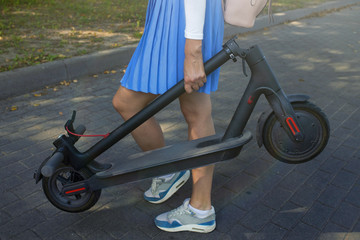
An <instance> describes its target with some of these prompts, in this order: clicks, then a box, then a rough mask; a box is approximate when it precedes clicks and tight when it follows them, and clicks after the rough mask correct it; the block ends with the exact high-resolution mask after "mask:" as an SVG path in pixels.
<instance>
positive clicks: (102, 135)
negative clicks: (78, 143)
mask: <svg viewBox="0 0 360 240" xmlns="http://www.w3.org/2000/svg"><path fill="white" fill-rule="evenodd" d="M66 131H67V132H68V133H69V134H71V135H74V136H77V137H103V138H107V137H108V136H109V135H110V133H107V134H98V135H81V134H76V133H73V132H70V130H69V128H68V127H67V126H66Z"/></svg>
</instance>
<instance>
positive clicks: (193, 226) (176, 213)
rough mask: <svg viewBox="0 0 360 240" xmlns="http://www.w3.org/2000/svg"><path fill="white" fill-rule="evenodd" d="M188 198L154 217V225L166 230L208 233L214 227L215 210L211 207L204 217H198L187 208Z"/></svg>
mask: <svg viewBox="0 0 360 240" xmlns="http://www.w3.org/2000/svg"><path fill="white" fill-rule="evenodd" d="M189 201H190V199H186V200H185V201H184V203H183V204H182V205H181V206H180V207H178V208H176V209H174V210H172V211H170V212H166V213H163V214H161V215H159V216H157V217H156V218H155V225H156V226H157V227H158V228H160V229H161V230H164V231H167V232H180V231H191V232H200V233H209V232H211V231H213V230H214V229H215V227H216V221H215V210H214V207H211V210H210V213H209V215H208V216H207V217H205V218H199V217H198V216H197V215H196V213H194V212H193V211H191V209H190V208H189Z"/></svg>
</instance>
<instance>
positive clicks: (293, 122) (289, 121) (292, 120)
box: [286, 117, 300, 135]
mask: <svg viewBox="0 0 360 240" xmlns="http://www.w3.org/2000/svg"><path fill="white" fill-rule="evenodd" d="M286 123H287V125H288V126H289V128H290V130H291V132H292V133H293V134H294V135H295V134H296V133H298V132H300V130H299V128H298V126H297V125H296V123H295V121H294V119H293V118H292V117H288V118H287V119H286ZM291 124H292V125H293V126H294V127H295V130H296V132H295V130H294V128H293V126H292V125H291Z"/></svg>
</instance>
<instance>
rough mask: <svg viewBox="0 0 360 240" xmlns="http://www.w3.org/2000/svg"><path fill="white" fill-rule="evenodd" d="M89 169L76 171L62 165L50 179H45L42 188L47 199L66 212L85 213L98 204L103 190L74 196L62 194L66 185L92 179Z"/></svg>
mask: <svg viewBox="0 0 360 240" xmlns="http://www.w3.org/2000/svg"><path fill="white" fill-rule="evenodd" d="M91 175H93V173H91V172H90V171H89V170H88V169H86V168H84V169H80V170H79V171H76V170H75V169H74V168H72V167H71V166H64V165H62V166H61V167H59V168H58V169H57V170H56V172H55V173H54V174H53V175H52V176H50V177H44V178H43V181H42V186H43V190H44V193H45V195H46V197H47V199H48V200H49V201H50V202H51V203H52V204H53V205H54V206H55V207H57V208H59V209H61V210H63V211H66V212H73V213H75V212H83V211H85V210H88V209H89V208H91V207H92V206H94V205H95V204H96V202H97V201H98V200H99V198H100V195H101V190H97V191H87V192H85V193H81V194H76V195H73V196H65V195H63V194H62V188H63V187H64V185H65V184H68V183H74V182H78V181H82V180H85V179H88V178H89V177H91Z"/></svg>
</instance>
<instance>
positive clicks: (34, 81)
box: [0, 0, 360, 100]
mask: <svg viewBox="0 0 360 240" xmlns="http://www.w3.org/2000/svg"><path fill="white" fill-rule="evenodd" d="M359 3H360V0H347V1H341V0H340V1H333V2H327V3H324V4H321V5H319V6H316V7H313V8H306V9H297V10H291V11H287V12H284V13H276V14H274V19H275V21H274V22H273V23H269V20H268V16H262V17H259V18H258V19H257V20H256V22H255V25H254V27H252V28H250V29H246V28H241V27H234V26H230V25H227V24H226V25H225V29H224V38H225V39H227V38H230V37H232V36H234V35H237V34H242V33H250V32H255V31H259V30H261V29H264V28H265V27H271V26H275V25H279V24H281V23H285V22H288V21H294V20H297V19H301V18H304V17H308V16H311V15H312V14H314V13H318V12H322V11H327V10H332V9H339V8H344V7H348V6H351V5H354V4H359ZM135 48H136V44H135V45H130V46H126V47H121V48H116V49H111V50H105V51H100V52H96V53H92V54H89V55H84V56H79V57H73V58H68V59H64V60H58V61H53V62H48V63H44V64H40V65H35V66H31V67H25V68H19V69H15V70H12V71H7V72H2V73H0V100H2V99H6V98H10V97H15V96H18V95H21V94H25V93H29V92H31V91H35V90H39V89H42V88H44V87H45V86H49V85H54V84H57V83H59V82H61V81H64V80H66V81H69V80H73V79H75V78H78V77H81V76H85V75H92V74H96V73H100V72H103V71H105V70H107V69H111V68H115V67H119V66H124V65H126V64H128V62H129V61H130V58H131V56H132V54H133V52H134V50H135Z"/></svg>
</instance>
